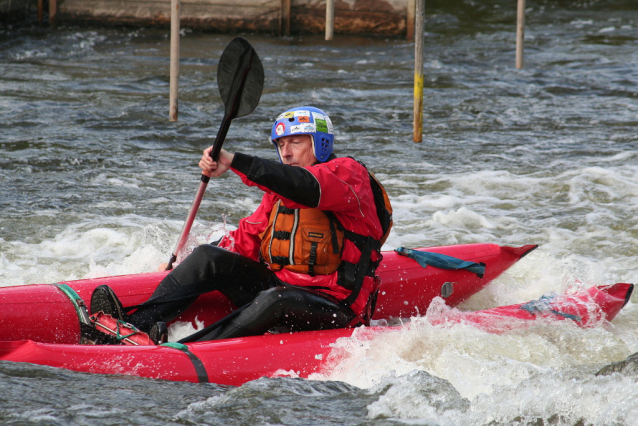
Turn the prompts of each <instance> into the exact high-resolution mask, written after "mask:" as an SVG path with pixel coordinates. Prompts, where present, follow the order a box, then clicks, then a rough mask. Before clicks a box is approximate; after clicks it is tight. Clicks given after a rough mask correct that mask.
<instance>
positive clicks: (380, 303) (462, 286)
mask: <svg viewBox="0 0 638 426" xmlns="http://www.w3.org/2000/svg"><path fill="white" fill-rule="evenodd" d="M535 248H536V246H535V245H526V246H522V247H517V248H513V247H501V246H498V245H496V244H467V245H456V246H446V247H431V248H427V249H419V250H421V251H427V252H433V253H439V254H443V255H448V256H454V257H456V258H459V259H462V260H466V261H470V262H476V263H482V264H485V273H484V274H481V275H482V276H479V275H477V274H476V273H473V272H470V271H468V270H449V269H448V270H446V269H439V268H436V267H427V268H423V267H422V266H420V265H419V264H418V263H417V262H416V261H415V260H413V259H411V258H408V257H405V256H400V255H399V254H398V253H396V252H394V251H392V252H384V253H383V260H382V262H381V264H380V265H379V268H378V270H377V271H378V275H379V279H380V287H379V295H378V298H377V303H376V310H375V313H374V316H373V319H388V318H393V317H395V318H397V317H398V318H408V317H411V316H413V315H419V314H421V315H422V314H424V313H425V311H426V310H427V308H428V306H429V305H430V302H431V301H432V299H434V298H435V297H437V296H444V297H445V301H446V303H447V304H448V305H450V306H456V305H458V304H459V303H461V302H462V301H464V300H465V299H467V298H468V297H470V296H472V295H473V294H475V293H476V292H478V291H479V290H481V289H482V288H483V287H485V286H486V285H487V284H488V283H489V282H490V281H492V280H493V279H495V278H496V277H498V276H499V275H501V274H502V273H503V271H505V270H506V269H508V268H509V267H510V266H512V265H513V264H514V263H516V262H517V261H518V260H519V259H520V258H522V257H523V256H525V255H526V254H527V253H529V252H530V251H532V250H533V249H535ZM166 274H167V272H158V273H148V274H137V275H124V276H116V277H106V278H97V279H87V280H78V281H68V282H63V283H58V284H31V285H25V286H15V287H4V288H0V306H1V307H2V309H1V311H0V341H8V340H27V339H28V340H34V341H38V342H45V343H69V344H77V343H79V342H80V322H81V321H82V319H83V318H82V311H83V310H84V308H85V307H86V308H89V309H90V307H89V306H85V304H88V303H86V302H88V301H90V300H91V294H93V290H94V289H95V287H97V286H99V285H102V284H107V285H109V286H110V287H111V288H112V289H113V290H114V291H115V293H116V294H117V295H118V297H119V298H120V300H121V301H122V303H123V304H124V306H134V305H138V304H140V303H142V302H144V301H145V300H147V299H148V298H149V297H150V295H151V294H152V293H153V291H154V290H155V288H156V287H157V285H158V284H159V282H160V281H161V280H162V278H164V276H165V275H166ZM446 283H448V284H446ZM234 309H235V306H233V305H232V303H231V302H230V301H229V300H228V299H226V298H225V297H224V296H223V295H222V294H221V293H219V292H216V291H215V292H212V293H208V294H205V295H202V296H200V297H199V298H198V299H197V301H196V302H195V303H194V304H193V306H191V307H190V308H189V310H188V311H186V312H185V313H184V314H183V315H182V316H180V317H179V318H177V319H176V320H175V321H190V322H192V323H193V324H195V318H197V319H198V320H199V321H201V322H203V323H204V324H205V325H210V324H213V323H214V322H216V321H218V320H219V319H221V318H223V317H225V316H226V315H228V314H229V313H231V312H232V311H233V310H234Z"/></svg>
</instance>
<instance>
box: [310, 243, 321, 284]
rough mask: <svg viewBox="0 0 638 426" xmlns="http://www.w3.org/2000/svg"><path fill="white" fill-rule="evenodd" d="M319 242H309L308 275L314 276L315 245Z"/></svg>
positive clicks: (315, 261) (315, 262)
mask: <svg viewBox="0 0 638 426" xmlns="http://www.w3.org/2000/svg"><path fill="white" fill-rule="evenodd" d="M318 245H319V243H317V242H313V243H311V244H310V258H309V259H308V275H310V276H311V277H314V276H315V265H316V264H317V246H318Z"/></svg>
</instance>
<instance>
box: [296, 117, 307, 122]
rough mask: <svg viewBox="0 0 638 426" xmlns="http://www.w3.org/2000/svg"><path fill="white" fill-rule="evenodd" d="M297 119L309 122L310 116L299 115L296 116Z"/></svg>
mask: <svg viewBox="0 0 638 426" xmlns="http://www.w3.org/2000/svg"><path fill="white" fill-rule="evenodd" d="M297 119H298V120H299V122H300V123H310V117H305V116H301V117H297Z"/></svg>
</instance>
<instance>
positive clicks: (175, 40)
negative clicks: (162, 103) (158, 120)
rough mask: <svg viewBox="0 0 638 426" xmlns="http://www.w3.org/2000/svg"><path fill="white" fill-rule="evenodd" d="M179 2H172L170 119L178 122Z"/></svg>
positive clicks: (176, 0) (175, 0) (177, 0)
mask: <svg viewBox="0 0 638 426" xmlns="http://www.w3.org/2000/svg"><path fill="white" fill-rule="evenodd" d="M179 2H180V0H171V66H170V96H169V106H168V119H169V120H170V121H177V115H178V108H177V95H178V83H179Z"/></svg>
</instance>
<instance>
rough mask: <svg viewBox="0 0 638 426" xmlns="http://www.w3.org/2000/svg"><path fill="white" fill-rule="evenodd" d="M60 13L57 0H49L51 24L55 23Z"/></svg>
mask: <svg viewBox="0 0 638 426" xmlns="http://www.w3.org/2000/svg"><path fill="white" fill-rule="evenodd" d="M57 13H58V2H57V0H49V24H55V18H56V16H55V15H57Z"/></svg>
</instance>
